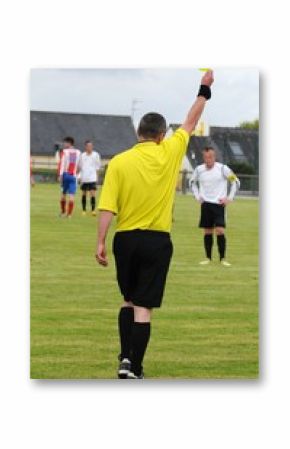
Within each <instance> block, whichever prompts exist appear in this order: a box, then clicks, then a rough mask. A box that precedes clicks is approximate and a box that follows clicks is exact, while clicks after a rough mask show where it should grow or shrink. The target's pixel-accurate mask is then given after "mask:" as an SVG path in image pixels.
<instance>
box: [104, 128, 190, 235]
mask: <svg viewBox="0 0 290 449" xmlns="http://www.w3.org/2000/svg"><path fill="white" fill-rule="evenodd" d="M188 141H189V134H188V133H187V132H186V131H185V130H184V129H182V128H179V129H178V130H177V131H176V132H175V133H174V134H173V135H172V136H171V137H169V138H167V139H164V140H163V141H162V142H161V143H160V144H156V143H155V142H152V141H147V142H140V143H137V144H136V145H135V146H134V147H132V148H131V149H129V150H127V151H124V152H123V153H120V154H118V155H117V156H115V157H114V158H113V159H112V160H111V161H110V163H109V165H108V169H107V172H106V176H105V181H104V185H103V188H102V191H101V196H100V200H99V204H98V209H99V210H108V211H111V212H113V213H114V214H117V227H116V231H130V230H133V229H143V230H145V229H148V230H152V231H164V232H170V230H171V224H172V207H173V200H174V194H175V188H176V184H177V177H178V173H179V169H180V165H181V162H182V159H183V156H184V155H185V152H186V148H187V145H188Z"/></svg>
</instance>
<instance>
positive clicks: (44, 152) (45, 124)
mask: <svg viewBox="0 0 290 449" xmlns="http://www.w3.org/2000/svg"><path fill="white" fill-rule="evenodd" d="M65 136H72V137H74V139H75V147H76V148H79V149H80V150H83V147H84V142H85V140H87V139H90V140H92V141H93V143H94V146H95V149H96V151H98V152H99V153H100V155H101V158H102V160H103V162H106V161H108V160H109V159H111V158H112V157H113V156H114V155H115V154H117V153H119V152H121V151H123V150H125V149H127V148H129V147H131V146H132V145H134V144H135V143H136V139H137V137H136V132H135V129H134V126H133V123H132V120H131V117H129V116H118V115H101V114H79V113H68V112H48V111H31V112H30V145H31V146H30V150H31V155H32V159H33V161H34V166H39V167H41V166H42V167H44V166H46V167H51V168H54V167H55V152H56V148H57V145H60V144H61V143H62V139H63V138H64V137H65Z"/></svg>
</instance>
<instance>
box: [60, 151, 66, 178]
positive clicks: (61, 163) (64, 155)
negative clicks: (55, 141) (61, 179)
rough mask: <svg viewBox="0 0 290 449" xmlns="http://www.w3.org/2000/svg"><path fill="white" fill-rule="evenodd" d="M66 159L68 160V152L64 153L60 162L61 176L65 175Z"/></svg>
mask: <svg viewBox="0 0 290 449" xmlns="http://www.w3.org/2000/svg"><path fill="white" fill-rule="evenodd" d="M66 159H67V153H66V151H63V153H62V158H61V161H60V168H59V176H62V175H63V172H64V165H65V161H66Z"/></svg>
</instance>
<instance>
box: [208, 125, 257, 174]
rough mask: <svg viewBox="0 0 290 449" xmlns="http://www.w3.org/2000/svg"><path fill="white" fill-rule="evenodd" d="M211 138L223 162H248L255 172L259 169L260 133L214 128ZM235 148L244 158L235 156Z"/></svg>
mask: <svg viewBox="0 0 290 449" xmlns="http://www.w3.org/2000/svg"><path fill="white" fill-rule="evenodd" d="M210 136H211V138H212V139H213V141H214V142H215V143H216V145H217V146H218V147H219V149H220V151H221V153H222V154H223V162H224V163H228V164H230V163H231V162H247V163H248V164H249V165H251V166H252V167H253V168H254V169H255V171H256V172H257V171H258V168H259V131H257V130H252V129H247V128H238V127H236V128H229V127H222V126H212V127H211V128H210ZM234 146H237V147H238V148H240V149H241V150H242V153H243V156H242V157H241V156H239V155H237V154H235V151H234Z"/></svg>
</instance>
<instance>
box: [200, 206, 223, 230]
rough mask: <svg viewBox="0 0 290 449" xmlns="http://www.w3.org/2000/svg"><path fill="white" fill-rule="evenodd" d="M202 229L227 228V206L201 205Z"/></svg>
mask: <svg viewBox="0 0 290 449" xmlns="http://www.w3.org/2000/svg"><path fill="white" fill-rule="evenodd" d="M199 227H200V228H214V227H220V228H225V227H226V221H225V206H222V205H221V204H214V203H207V202H204V203H202V204H201V214H200V222H199Z"/></svg>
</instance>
